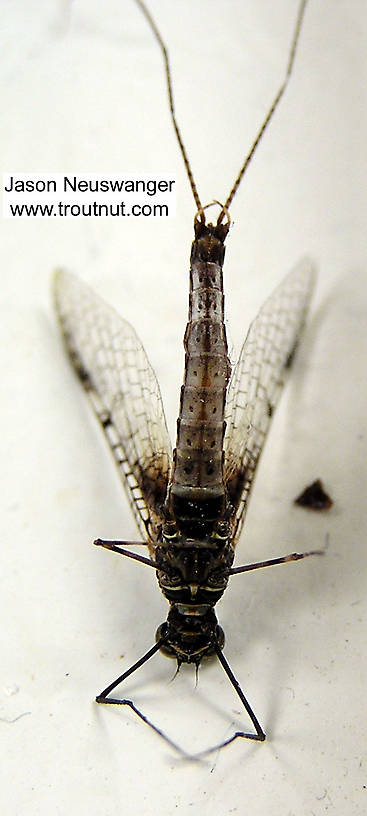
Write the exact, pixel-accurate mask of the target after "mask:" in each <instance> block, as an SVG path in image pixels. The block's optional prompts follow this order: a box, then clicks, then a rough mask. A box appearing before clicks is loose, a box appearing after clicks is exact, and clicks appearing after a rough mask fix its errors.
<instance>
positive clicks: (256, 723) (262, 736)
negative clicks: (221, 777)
mask: <svg viewBox="0 0 367 816" xmlns="http://www.w3.org/2000/svg"><path fill="white" fill-rule="evenodd" d="M213 645H214V649H215V653H216V655H217V658H218V660H219V662H220V664H221V666H222V667H223V669H224V671H225V673H226V675H227V677H228V679H229V681H230V683H231V684H232V686H233V688H234V690H235V692H236V693H237V694H238V696H239V698H240V700H241V703H242V705H243V706H244V707H245V709H246V711H247V713H248V715H249V717H250V719H251V720H252V722H253V725H254V727H255V730H256V734H248V733H246V732H245V731H236V733H235V734H234V735H233V737H231V738H230V739H229V740H228V741H226V743H222V745H224V744H226V745H228V744H229V743H230V742H233V741H234V740H235V739H237V737H244V738H246V739H251V740H257V741H258V742H264V740H265V739H266V735H265V733H264V731H263V730H262V728H261V725H260V723H259V720H258V719H257V717H256V714H255V713H254V712H253V710H252V708H251V706H250V703H249V702H248V700H247V699H246V697H245V695H244V693H243V691H242V689H241V686H240V684H239V682H238V680H237V678H236V677H235V676H234V674H233V671H232V669H231V667H230V665H229V663H228V662H227V660H226V658H225V657H224V654H223V652H222V650H221V648H220V646H219V645H218V643H214V644H213Z"/></svg>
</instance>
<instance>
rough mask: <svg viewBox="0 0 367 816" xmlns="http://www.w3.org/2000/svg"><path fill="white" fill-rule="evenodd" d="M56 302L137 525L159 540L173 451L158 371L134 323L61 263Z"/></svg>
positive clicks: (70, 350) (68, 345) (70, 351)
mask: <svg viewBox="0 0 367 816" xmlns="http://www.w3.org/2000/svg"><path fill="white" fill-rule="evenodd" d="M54 294H55V307H56V312H57V315H58V318H59V323H60V327H61V331H62V334H63V338H64V341H65V345H66V349H67V351H68V354H69V357H70V359H71V362H72V364H73V366H74V369H75V371H76V373H77V374H78V376H79V378H80V380H81V382H82V384H83V386H84V388H85V390H86V391H87V393H88V396H89V397H90V400H91V403H92V406H93V408H94V411H95V413H96V415H97V417H98V419H99V422H100V424H101V426H102V428H103V430H104V433H105V435H106V438H107V440H108V442H109V445H110V447H111V450H112V453H113V455H114V457H115V460H116V463H117V466H118V468H119V472H120V474H121V477H122V482H123V484H124V487H125V489H126V490H127V494H128V498H129V500H130V504H131V506H132V509H133V511H134V515H135V518H136V520H137V523H138V526H139V527H140V530H141V531H142V533H143V535H144V536H145V538H147V537H148V539H149V540H150V541H153V542H154V541H155V540H156V538H157V535H158V531H159V525H160V524H161V521H162V505H163V502H164V500H165V497H166V492H167V485H168V479H169V473H170V469H171V462H172V453H171V443H170V439H169V435H168V430H167V425H166V420H165V416H164V410H163V405H162V399H161V394H160V390H159V385H158V382H157V379H156V376H155V373H154V371H153V369H152V367H151V365H150V363H149V360H148V358H147V356H146V354H145V351H144V349H143V346H142V344H141V342H140V340H139V338H138V336H137V335H136V333H135V331H134V329H133V328H132V326H130V324H129V323H127V321H126V320H123V319H122V318H121V317H119V315H118V314H117V313H116V312H115V311H114V310H113V309H112V308H111V307H110V306H107V304H105V303H104V302H103V300H101V299H100V298H99V297H98V295H96V294H95V293H94V292H93V291H92V290H91V289H90V288H89V287H88V286H86V284H84V283H82V281H80V280H79V279H78V278H76V277H75V276H74V275H72V274H70V273H68V272H65V271H63V270H59V271H58V272H57V273H56V276H55V282H54Z"/></svg>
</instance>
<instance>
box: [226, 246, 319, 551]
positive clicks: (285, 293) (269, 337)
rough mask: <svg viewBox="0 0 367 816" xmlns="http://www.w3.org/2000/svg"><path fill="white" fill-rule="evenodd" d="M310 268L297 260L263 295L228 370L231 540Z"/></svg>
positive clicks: (296, 330)
mask: <svg viewBox="0 0 367 816" xmlns="http://www.w3.org/2000/svg"><path fill="white" fill-rule="evenodd" d="M313 282H314V270H313V268H312V266H311V264H310V262H309V261H303V262H301V264H300V265H299V266H298V267H296V268H295V269H294V270H293V271H292V272H290V273H289V274H288V275H287V276H286V278H285V279H284V280H283V282H282V283H281V284H280V285H279V286H278V287H277V289H275V291H274V292H273V294H272V295H271V296H270V297H269V298H268V299H267V300H266V301H265V303H264V305H263V306H262V308H261V309H260V312H259V314H258V316H257V317H256V319H255V320H254V321H253V323H252V324H251V326H250V328H249V331H248V334H247V337H246V340H245V342H244V344H243V346H242V350H241V353H240V356H239V359H238V362H237V364H236V366H235V368H234V370H233V374H232V377H231V380H230V384H229V387H228V393H227V401H226V423H227V428H226V434H225V438H224V452H225V460H224V482H225V485H226V488H227V491H228V497H229V500H230V502H231V504H232V507H233V511H232V522H233V534H234V541H236V540H237V539H238V537H239V534H240V532H241V528H242V524H243V521H244V519H245V515H246V510H247V501H248V496H249V493H250V490H251V485H252V482H253V478H254V475H255V471H256V467H257V463H258V461H259V458H260V454H261V451H262V448H263V445H264V441H265V438H266V434H267V431H268V428H269V424H270V420H271V417H272V415H273V411H274V409H275V407H276V404H277V402H278V399H279V396H280V392H281V389H282V387H283V384H284V379H285V374H286V370H287V369H288V368H289V367H290V364H291V362H292V359H293V355H294V352H295V349H296V346H297V343H298V339H299V336H300V333H301V330H302V326H303V323H304V320H305V315H306V311H307V308H308V304H309V300H310V297H311V293H312V288H313Z"/></svg>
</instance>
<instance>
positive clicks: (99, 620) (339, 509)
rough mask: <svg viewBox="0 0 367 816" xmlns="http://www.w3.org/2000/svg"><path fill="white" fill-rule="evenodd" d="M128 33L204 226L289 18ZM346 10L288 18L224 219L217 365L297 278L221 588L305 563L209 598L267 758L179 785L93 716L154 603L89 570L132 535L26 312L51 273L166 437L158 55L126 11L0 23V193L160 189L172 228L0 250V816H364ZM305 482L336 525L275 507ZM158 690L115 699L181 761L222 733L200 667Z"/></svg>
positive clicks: (109, 721)
mask: <svg viewBox="0 0 367 816" xmlns="http://www.w3.org/2000/svg"><path fill="white" fill-rule="evenodd" d="M150 8H151V10H152V11H153V13H154V14H155V16H156V20H157V23H158V25H159V26H160V28H161V31H162V33H163V35H164V37H165V38H166V40H167V42H168V45H169V51H170V56H171V61H172V70H173V75H174V86H175V99H176V106H177V115H178V118H179V121H180V123H181V125H182V130H183V134H184V138H185V141H186V145H187V148H188V151H189V154H190V158H191V162H192V167H193V171H194V174H195V177H196V180H197V184H198V187H199V192H200V195H201V197H202V200H203V201H204V202H208V201H210V200H211V199H212V198H214V197H215V198H219V199H223V198H224V197H225V196H226V195H227V192H228V190H229V188H230V186H231V184H232V182H233V179H234V177H235V175H236V174H237V172H238V169H239V166H240V164H241V162H242V159H243V155H244V153H245V151H246V150H247V149H248V147H249V145H250V144H251V142H252V140H253V138H254V136H255V134H256V131H257V129H258V127H259V125H260V123H261V121H262V119H263V117H264V115H265V113H266V111H267V108H268V106H269V104H270V102H271V100H272V98H273V95H274V93H275V91H276V89H277V87H278V85H279V83H280V80H281V78H282V75H283V71H284V67H285V64H286V60H287V51H288V46H289V42H290V37H291V32H292V29H293V24H294V19H295V15H296V8H297V3H296V2H295V0H279V2H277V3H276V4H275V3H272V2H270V0H259V1H258V2H256V3H253V2H247V0H246V2H242V0H241V1H240V0H227V2H226V3H223V2H219V0H214V2H213V0H200V2H197V0H177V2H175V3H172V2H168V0H150ZM365 11H366V10H365V3H364V2H362V0H310V3H309V7H308V9H307V12H306V18H305V24H304V29H303V32H302V36H301V42H300V48H299V53H298V55H297V60H296V66H295V73H294V77H293V78H292V81H291V84H290V87H289V89H288V91H287V93H286V97H285V98H284V99H283V101H282V103H281V107H280V108H279V111H278V112H277V114H276V117H275V119H274V121H273V123H272V125H271V128H270V130H269V131H268V133H267V134H266V137H265V138H264V140H263V143H262V144H261V147H260V148H259V151H258V153H257V154H256V157H255V158H254V160H253V162H252V164H251V166H250V168H249V171H248V174H247V176H246V178H245V180H244V181H243V183H242V186H241V188H240V190H239V192H238V194H237V197H236V199H235V201H234V203H233V207H232V218H233V222H234V224H233V229H232V230H231V233H230V236H229V238H228V241H227V243H228V248H227V256H226V264H225V286H226V306H227V318H228V324H229V337H230V339H231V341H232V342H233V344H234V348H237V349H238V348H239V345H240V343H241V341H242V340H243V337H244V335H245V332H246V330H247V326H248V323H249V321H250V320H251V318H252V317H253V316H254V315H255V313H256V310H257V309H258V307H259V306H260V304H261V302H262V300H264V298H265V297H266V296H267V295H268V294H269V293H270V291H271V290H272V288H273V287H274V286H275V285H276V284H277V283H278V282H279V280H280V279H281V277H282V276H283V274H285V273H286V272H287V271H288V270H289V269H290V268H291V267H292V265H293V264H294V263H295V262H297V260H298V259H299V258H300V257H302V255H304V254H306V253H307V254H308V255H310V256H311V257H313V258H314V259H315V260H316V262H317V265H318V268H319V280H318V286H317V290H316V294H315V297H314V300H313V304H312V309H311V314H310V319H309V321H308V327H307V331H306V334H305V338H304V342H303V344H302V348H301V349H300V352H299V355H298V358H297V364H296V365H295V367H294V369H293V371H292V376H291V380H290V383H289V385H288V387H287V389H286V393H285V394H284V397H283V399H282V402H281V406H280V408H279V410H278V412H277V415H276V417H275V419H274V422H273V427H272V431H271V436H270V438H269V441H268V444H267V448H266V452H265V454H264V457H263V460H262V463H261V467H260V469H259V473H258V478H257V482H256V487H255V490H254V493H253V496H252V501H251V508H250V511H249V514H248V521H247V525H246V532H245V535H244V536H243V538H242V541H241V542H240V544H239V548H238V553H237V564H239V563H244V562H246V561H247V562H249V561H251V560H258V559H262V558H266V557H275V556H278V555H281V554H284V553H286V552H290V551H292V550H294V549H297V550H299V551H302V550H304V549H308V548H310V547H320V546H323V545H324V543H325V541H326V538H328V540H329V547H328V552H327V557H326V558H324V559H323V560H321V559H317V560H316V559H314V560H311V559H309V560H307V561H304V562H301V563H299V564H294V565H287V566H283V567H274V568H273V569H271V570H265V571H263V572H262V571H259V572H256V573H253V574H249V575H243V576H237V577H236V578H233V579H232V582H231V585H230V588H229V589H228V590H227V593H226V594H225V596H224V598H223V600H222V602H221V603H220V604H219V606H218V615H219V619H220V621H221V623H222V625H223V627H224V629H225V631H226V635H227V645H226V655H227V658H228V660H229V661H230V663H231V665H232V666H233V669H234V670H235V673H236V675H237V676H238V678H239V679H240V681H241V683H242V685H243V688H244V691H245V693H246V694H247V695H248V697H249V699H250V701H251V703H252V705H253V706H254V709H255V711H256V714H257V716H258V717H259V719H260V720H261V723H262V725H263V727H264V729H265V731H266V732H267V735H268V741H267V742H266V743H264V744H262V745H261V744H256V743H251V742H245V741H237V742H235V743H234V744H233V745H232V746H231V747H229V748H227V749H225V750H224V751H221V752H219V753H218V754H214V755H212V756H211V757H210V758H208V759H207V760H205V761H200V762H199V761H196V762H194V761H189V760H187V761H185V760H183V759H182V758H180V756H179V755H178V754H177V753H175V751H174V750H173V749H171V748H170V747H169V746H168V745H167V744H166V743H164V742H163V741H162V740H161V739H159V738H158V737H157V736H156V735H155V734H154V733H153V732H151V731H150V730H149V729H148V728H147V727H146V726H144V724H143V723H141V722H140V721H139V720H138V719H137V718H136V717H135V715H134V714H133V713H131V712H129V711H128V710H127V709H126V710H125V709H113V708H107V707H106V708H103V707H97V706H96V705H95V704H94V703H93V698H94V696H95V694H96V693H97V692H99V691H101V689H102V688H103V687H104V686H105V685H107V683H109V682H110V681H112V680H113V679H114V678H115V677H116V676H117V675H118V674H120V673H121V672H122V671H123V670H124V669H125V668H126V667H128V666H129V665H130V664H131V663H132V662H134V661H135V660H136V659H138V658H139V657H140V656H141V655H142V654H143V652H144V651H145V650H146V649H147V648H149V647H150V645H151V644H152V643H153V641H154V633H155V629H156V627H157V626H158V624H159V623H161V621H163V620H164V618H165V615H166V603H165V601H164V599H163V597H162V596H161V595H160V593H159V591H158V589H157V586H156V582H155V576H154V572H153V571H152V570H149V569H145V568H144V567H143V566H140V565H138V564H134V563H130V562H124V561H123V559H122V558H119V557H118V556H114V555H113V554H111V553H108V552H105V551H102V550H96V549H95V548H93V546H92V544H91V542H92V540H93V539H94V538H95V537H96V536H97V535H98V536H102V537H106V538H113V537H116V538H126V539H129V538H131V537H135V536H136V532H135V529H134V525H133V521H132V519H131V516H130V513H129V509H128V506H127V503H126V500H125V498H124V495H123V491H122V489H121V486H120V483H119V480H118V477H117V475H116V473H115V472H114V468H113V464H112V461H111V458H110V454H109V451H107V449H106V447H105V445H104V440H103V439H102V438H101V434H100V430H99V428H98V427H97V424H96V422H95V421H94V418H93V417H92V416H91V413H90V410H89V406H88V404H87V401H86V400H85V397H84V395H83V393H82V392H81V389H80V386H79V383H78V382H77V381H76V379H75V377H74V375H73V372H72V371H71V369H70V367H69V364H68V362H67V360H66V359H65V357H64V354H63V350H62V347H61V344H60V340H59V336H58V332H57V327H56V324H55V318H54V314H53V311H52V306H51V299H50V280H51V274H52V270H53V268H55V267H56V266H60V265H62V266H66V267H67V268H69V269H72V270H73V271H74V272H76V273H78V274H80V275H81V276H82V277H83V278H84V279H85V280H86V281H87V282H88V283H90V284H91V285H92V286H94V288H95V289H97V291H98V292H100V293H101V294H102V295H103V296H104V297H105V298H106V299H107V300H109V301H110V302H111V303H113V304H114V305H115V307H116V309H117V310H118V311H120V312H121V313H122V314H123V315H124V317H125V318H127V319H128V320H130V321H131V322H132V323H133V324H134V326H135V328H136V329H137V331H138V333H139V335H140V336H141V338H142V340H143V343H144V345H145V347H146V349H147V350H148V353H149V356H150V359H151V361H152V363H153V365H154V367H155V369H156V372H157V375H158V377H159V380H160V383H161V386H162V393H163V398H164V401H165V405H166V409H167V416H168V421H169V424H170V429H171V432H172V435H173V436H174V422H175V416H176V413H177V406H178V395H179V387H180V383H181V380H182V371H183V349H182V337H183V332H184V326H185V321H186V313H187V299H188V260H189V251H190V243H191V240H192V223H193V216H194V212H195V205H194V204H193V200H192V198H191V193H190V190H189V188H188V183H187V180H186V178H185V175H184V171H183V167H182V161H181V158H180V156H179V154H178V150H177V145H176V143H175V139H174V136H173V133H172V128H171V125H170V121H169V115H168V110H167V102H166V90H165V83H164V77H163V72H162V60H161V55H160V53H159V51H158V48H157V46H156V44H155V42H154V41H153V39H152V36H151V32H150V31H149V29H148V27H147V24H146V22H145V21H144V18H143V17H142V14H141V12H140V11H139V9H138V8H137V7H136V6H135V5H134V3H133V2H132V0H124V2H118V0H108V2H105V3H103V4H101V3H99V2H97V0H84V1H83V0H82V1H80V2H74V3H70V2H67V0H64V1H63V0H60V1H59V2H56V0H54V2H46V0H44V1H43V2H38V3H37V4H36V3H30V2H26V1H25V0H23V2H21V1H20V0H19V1H18V2H15V3H4V4H2V9H1V15H2V23H3V31H2V35H1V36H2V42H1V45H0V50H1V54H2V58H1V110H2V114H3V115H2V126H1V150H0V154H1V157H2V163H3V167H2V170H4V171H6V172H41V171H42V172H73V173H74V172H75V173H83V171H84V172H86V171H89V172H108V173H116V172H119V170H121V169H122V168H123V169H126V168H130V169H131V170H132V171H139V172H151V173H159V172H168V173H173V174H174V175H175V176H177V180H178V201H177V218H176V219H175V220H171V219H170V220H164V219H161V220H158V219H156V220H154V219H149V220H143V219H131V218H130V219H129V220H128V222H126V221H124V220H123V219H120V220H119V221H118V222H117V221H116V220H114V219H110V220H108V221H106V220H102V219H101V220H97V219H95V220H93V221H88V220H87V219H85V220H77V221H75V222H71V221H65V222H62V220H60V219H55V220H54V221H52V220H45V221H41V220H29V221H25V220H19V221H17V222H16V221H9V220H7V221H3V222H2V223H1V290H0V298H1V321H0V331H1V342H0V354H1V371H2V377H3V381H4V383H5V387H4V388H3V390H2V399H1V408H2V418H1V427H2V441H3V452H2V459H3V469H2V484H1V493H0V495H1V501H2V505H3V506H2V510H1V561H2V592H1V596H2V603H3V609H2V613H1V620H2V627H1V629H2V644H1V687H0V694H1V700H0V702H1V720H0V728H1V737H2V739H1V746H2V747H1V750H2V752H3V756H2V759H1V766H2V770H3V774H4V776H3V781H2V784H1V793H0V798H1V799H2V812H3V813H11V814H17V816H18V814H19V815H20V814H21V816H23V814H27V816H33V814H37V816H38V814H46V813H47V814H49V813H56V814H63V815H64V814H65V815H66V814H67V816H73V815H74V814H78V816H80V815H81V814H84V813H85V814H89V815H90V816H114V814H119V813H124V814H133V813H134V814H135V813H139V814H144V815H145V814H151V813H159V814H160V816H165V814H172V813H174V812H175V811H176V809H177V811H179V812H180V814H192V813H199V814H200V816H206V814H211V816H212V815H214V814H223V813H239V814H242V813H249V814H251V816H260V814H261V816H263V814H271V816H277V814H281V816H321V814H326V813H327V814H340V816H342V814H343V816H344V814H346V813H348V816H354V814H358V816H359V814H363V813H364V812H365V811H366V800H367V789H366V785H367V774H366V765H365V762H366V753H365V751H366V703H365V699H366V694H365V689H366V672H365V652H366V649H365V625H364V617H365V609H366V543H365V538H366V487H367V484H366V481H367V480H366V385H365V382H366V374H365V349H366V307H367V287H366V272H367V270H366V267H367V246H366V225H365V220H366V203H367V202H366V169H365V168H366V155H365V153H366V148H365V145H366V138H365V132H366V131H365V126H366V114H365V110H366V80H367V77H366V61H365V44H366V37H367V31H366V22H367V21H366V13H365ZM317 477H321V478H322V479H323V480H324V483H325V485H326V487H327V489H328V490H329V492H330V493H331V494H332V496H333V498H334V500H335V504H334V507H333V508H332V510H331V511H330V512H329V513H328V514H326V515H324V516H320V515H317V514H313V513H310V512H306V511H304V510H301V509H299V508H296V507H294V506H293V505H292V500H293V498H294V497H295V496H296V495H297V494H298V493H299V492H300V490H301V489H302V488H303V487H305V486H306V484H308V483H309V482H311V481H312V480H313V479H314V478H317ZM121 656H123V658H122V657H121ZM173 672H174V665H173V664H172V663H170V662H169V661H167V660H165V659H164V658H163V657H161V656H159V655H158V656H156V657H155V658H154V659H153V660H152V661H151V664H150V665H149V664H148V665H147V666H146V667H145V668H144V669H141V670H140V672H139V673H138V674H136V675H135V676H134V677H132V678H131V679H130V680H129V682H128V683H126V686H125V694H126V695H127V696H129V697H132V698H133V699H134V700H135V702H136V703H137V704H138V705H140V707H141V708H142V710H143V711H144V713H146V714H147V715H149V716H151V717H152V719H153V720H154V722H156V723H157V724H158V725H160V726H162V727H164V728H165V730H166V731H167V732H168V733H169V734H170V735H171V736H173V738H174V739H175V740H176V741H177V742H178V743H179V744H180V745H182V746H183V747H184V748H185V749H187V750H188V751H189V752H195V751H199V750H201V749H203V748H206V747H208V746H210V745H213V744H215V743H216V742H218V741H220V740H222V739H224V738H226V737H228V736H230V734H231V733H232V732H233V729H234V727H237V726H238V724H239V723H242V724H243V725H245V723H246V718H245V716H244V715H243V714H242V712H241V711H240V708H239V705H238V701H237V699H235V696H234V693H233V691H232V690H231V689H230V687H229V686H228V683H227V681H226V678H225V676H224V675H223V672H222V670H221V668H220V666H217V665H215V664H214V665H211V666H204V667H203V668H202V670H201V672H200V678H199V685H198V688H197V689H196V690H195V687H194V672H193V670H191V669H190V668H189V667H187V670H186V671H185V670H183V671H182V672H181V673H180V675H179V676H178V677H177V678H176V679H175V681H174V682H172V683H170V682H169V681H170V679H171V677H172V675H173ZM22 715H23V716H22ZM234 723H235V724H236V726H235V725H234Z"/></svg>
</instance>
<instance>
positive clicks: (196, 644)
mask: <svg viewBox="0 0 367 816" xmlns="http://www.w3.org/2000/svg"><path fill="white" fill-rule="evenodd" d="M162 639H164V643H162V644H161V646H160V651H161V652H162V654H164V655H165V656H166V657H173V658H174V659H175V660H177V664H178V666H180V665H181V663H194V664H195V665H196V666H199V664H200V663H201V661H202V659H203V658H207V657H212V656H213V655H214V654H216V653H217V650H218V648H219V649H223V646H224V632H223V629H222V628H221V626H219V624H218V621H217V617H216V614H215V612H214V610H213V609H211V608H210V607H206V611H205V612H204V613H202V614H200V615H196V616H195V615H192V614H183V612H180V611H179V609H178V608H177V607H176V606H172V608H171V609H170V611H169V613H168V617H167V620H166V621H165V622H164V623H161V625H160V626H159V627H158V629H157V632H156V641H157V642H158V641H160V640H162Z"/></svg>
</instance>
